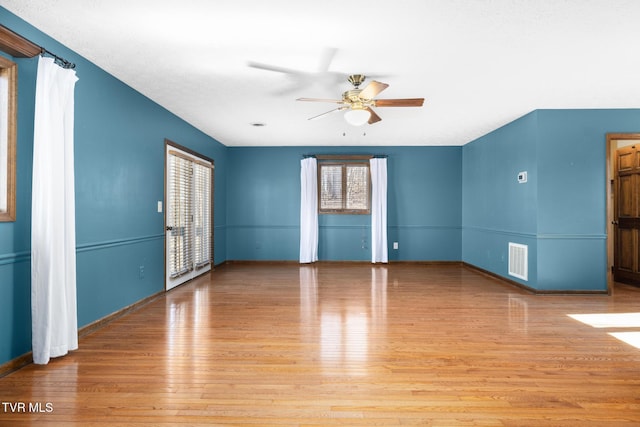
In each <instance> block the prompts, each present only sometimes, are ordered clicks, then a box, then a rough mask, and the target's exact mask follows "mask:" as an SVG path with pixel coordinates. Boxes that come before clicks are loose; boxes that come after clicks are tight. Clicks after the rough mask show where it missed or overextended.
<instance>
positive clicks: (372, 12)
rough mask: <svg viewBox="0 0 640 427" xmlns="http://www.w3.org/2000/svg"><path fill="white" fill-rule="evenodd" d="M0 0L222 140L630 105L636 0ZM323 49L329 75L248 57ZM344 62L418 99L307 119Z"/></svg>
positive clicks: (420, 137)
mask: <svg viewBox="0 0 640 427" xmlns="http://www.w3.org/2000/svg"><path fill="white" fill-rule="evenodd" d="M0 5H1V6H3V7H5V8H6V9H8V10H9V11H11V12H13V13H15V14H16V15H18V16H19V17H21V18H23V19H24V20H26V21H27V22H29V23H31V24H32V25H34V26H36V27H37V28H39V29H40V30H42V31H44V32H45V33H47V34H49V35H50V36H52V37H53V38H55V39H56V40H58V41H60V42H62V43H63V44H65V45H67V46H68V47H69V48H71V49H73V50H75V51H76V52H78V53H80V54H81V55H83V56H84V57H86V58H87V59H89V60H91V61H92V62H94V63H95V64H97V65H98V66H100V67H101V68H103V69H105V70H106V71H108V72H109V73H111V74H113V75H114V76H116V77H118V78H119V79H121V80H122V81H124V82H125V83H127V84H128V85H130V86H132V87H133V88H135V89H137V90H138V91H140V92H141V93H143V94H144V95H146V96H147V97H149V98H151V99H152V100H154V101H156V102H157V103H158V104H160V105H162V106H164V107H165V108H167V109H168V110H170V111H172V112H173V113H175V114H176V115H178V116H180V117H181V118H183V119H184V120H186V121H187V122H189V123H191V124H192V125H194V126H195V127H197V128H199V129H200V130H202V131H203V132H205V133H206V134H208V135H210V136H212V137H213V138H215V139H217V140H218V141H220V142H221V143H223V144H225V145H227V146H261V145H265V146H293V145H463V144H466V143H467V142H470V141H472V140H473V139H475V138H477V137H479V136H482V135H484V134H486V133H487V132H490V131H492V130H494V129H496V128H498V127H500V126H502V125H504V124H506V123H508V122H510V121H512V120H514V119H516V118H517V117H520V116H522V115H523V114H526V113H528V112H530V111H532V110H534V109H538V108H638V107H640V72H639V71H640V54H638V49H639V47H640V1H637V0H403V1H397V0H396V1H392V0H387V1H385V0H368V1H361V0H352V1H341V0H315V1H302V0H271V1H264V0H216V1H211V0H181V1H176V0H0ZM332 49H335V51H334V52H335V55H334V56H333V57H332V59H331V62H330V64H329V71H331V72H337V73H340V74H341V79H340V81H337V82H332V81H330V79H327V78H326V77H328V76H331V75H332V73H320V74H311V75H310V77H311V78H310V79H303V80H302V81H300V82H296V81H294V80H293V79H292V78H291V76H290V75H288V74H284V73H279V72H273V71H267V70H263V69H257V68H252V67H250V66H249V65H248V64H249V63H250V62H257V63H262V64H269V65H273V66H278V67H287V68H291V69H296V70H302V71H307V72H309V73H314V72H315V73H317V72H318V67H320V65H321V62H322V58H323V56H326V55H327V54H328V53H329V52H332ZM77 72H78V76H79V78H80V79H82V69H81V68H79V69H78V70H77ZM353 73H363V74H366V75H374V76H376V77H375V78H376V80H379V81H382V82H385V83H388V84H389V85H390V86H389V88H388V89H387V90H386V91H384V92H383V93H382V94H380V95H379V96H378V98H410V97H424V98H425V99H426V100H425V104H424V106H423V107H421V108H377V109H376V112H377V113H378V115H380V116H381V117H382V119H383V120H382V121H381V122H379V123H376V124H374V125H365V126H363V127H352V126H349V125H348V124H346V122H345V121H344V119H343V118H342V113H333V114H331V115H328V116H326V117H325V118H323V119H321V120H314V121H309V120H307V118H309V117H312V116H315V115H318V114H320V113H323V112H325V111H328V110H330V109H332V108H335V104H321V103H304V102H297V101H296V98H298V97H317V98H340V95H341V93H342V92H343V91H344V90H347V89H349V88H350V85H349V83H347V82H346V76H347V75H348V74H353ZM342 79H344V80H342ZM296 83H299V84H297V85H296ZM251 123H264V124H265V125H266V126H263V127H255V126H252V125H251ZM639 127H640V123H639Z"/></svg>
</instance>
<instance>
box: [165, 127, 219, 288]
mask: <svg viewBox="0 0 640 427" xmlns="http://www.w3.org/2000/svg"><path fill="white" fill-rule="evenodd" d="M168 147H173V148H176V149H178V150H180V151H184V152H185V153H188V154H190V155H192V156H194V157H199V158H200V159H203V160H206V161H207V162H209V163H211V166H212V170H211V197H210V203H211V206H210V209H211V215H210V217H209V222H210V223H209V228H210V230H211V239H210V242H209V244H210V245H211V247H210V248H209V249H210V252H209V253H210V260H209V263H210V265H211V268H210V269H209V270H207V271H204V272H203V274H204V273H206V272H208V271H213V267H214V260H215V257H214V253H213V249H214V247H215V245H214V238H215V232H214V227H213V225H214V209H213V208H214V196H215V189H214V187H215V171H216V169H215V161H214V160H213V159H211V158H209V157H207V156H204V155H202V154H200V153H198V152H197V151H194V150H192V149H190V148H187V147H185V146H183V145H180V144H178V143H175V142H173V141H171V140H170V139H166V138H165V140H164V183H163V184H162V185H163V187H164V209H163V226H162V232H163V233H164V235H165V237H164V254H163V257H164V290H165V292H168V291H170V290H171V289H167V237H166V233H167V231H166V230H167V200H168V196H167V190H168V188H167V176H168V174H169V171H168V169H167V165H168V157H169V154H168V152H169V150H168ZM196 277H197V276H196ZM172 289H175V288H172Z"/></svg>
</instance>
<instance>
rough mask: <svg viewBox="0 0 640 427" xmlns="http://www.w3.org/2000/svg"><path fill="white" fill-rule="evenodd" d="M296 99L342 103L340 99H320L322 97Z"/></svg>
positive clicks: (300, 99)
mask: <svg viewBox="0 0 640 427" xmlns="http://www.w3.org/2000/svg"><path fill="white" fill-rule="evenodd" d="M296 101H306V102H332V103H334V104H344V101H343V100H342V99H322V98H298V99H296Z"/></svg>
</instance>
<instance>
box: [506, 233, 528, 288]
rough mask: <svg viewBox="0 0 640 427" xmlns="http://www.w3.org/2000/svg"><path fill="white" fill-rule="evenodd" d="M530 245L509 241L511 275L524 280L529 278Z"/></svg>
mask: <svg viewBox="0 0 640 427" xmlns="http://www.w3.org/2000/svg"><path fill="white" fill-rule="evenodd" d="M528 254H529V247H528V246H527V245H521V244H519V243H511V242H509V275H510V276H513V277H517V278H518V279H522V280H529V279H528V270H529V256H528Z"/></svg>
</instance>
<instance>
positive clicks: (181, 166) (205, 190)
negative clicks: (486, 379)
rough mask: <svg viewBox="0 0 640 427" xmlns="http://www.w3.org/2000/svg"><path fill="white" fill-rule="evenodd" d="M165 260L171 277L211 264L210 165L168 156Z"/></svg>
mask: <svg viewBox="0 0 640 427" xmlns="http://www.w3.org/2000/svg"><path fill="white" fill-rule="evenodd" d="M169 174H170V175H169V176H170V179H169V192H170V193H171V194H170V197H169V200H170V206H169V207H168V217H167V226H168V231H169V233H168V238H167V244H168V245H169V253H168V258H169V259H168V260H167V262H168V263H169V267H170V268H169V274H170V276H171V277H172V278H174V277H178V276H181V275H183V274H186V273H188V272H190V271H192V270H193V269H194V268H199V267H202V266H205V265H207V264H209V262H211V166H210V165H204V164H201V163H198V162H194V161H192V160H189V159H187V158H185V157H182V156H180V155H174V154H172V153H170V155H169Z"/></svg>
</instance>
